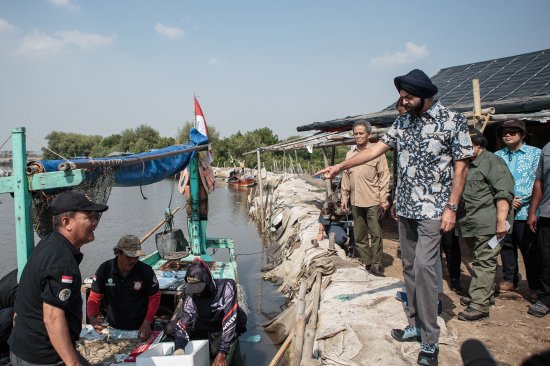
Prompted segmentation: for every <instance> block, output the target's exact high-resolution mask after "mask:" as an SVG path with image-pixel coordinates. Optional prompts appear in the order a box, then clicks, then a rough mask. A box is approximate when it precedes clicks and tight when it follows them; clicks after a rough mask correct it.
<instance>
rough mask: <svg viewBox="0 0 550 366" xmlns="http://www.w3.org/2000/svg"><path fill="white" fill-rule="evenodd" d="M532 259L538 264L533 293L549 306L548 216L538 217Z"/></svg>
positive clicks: (549, 230)
mask: <svg viewBox="0 0 550 366" xmlns="http://www.w3.org/2000/svg"><path fill="white" fill-rule="evenodd" d="M533 254H534V255H533V257H534V258H537V260H536V261H533V262H534V264H535V265H537V264H538V270H539V271H538V274H539V279H540V281H539V282H538V285H539V288H538V289H536V290H535V293H536V294H537V295H538V296H539V301H541V302H542V303H543V304H545V305H546V306H550V217H540V218H539V220H538V222H537V242H536V244H535V245H534V252H533Z"/></svg>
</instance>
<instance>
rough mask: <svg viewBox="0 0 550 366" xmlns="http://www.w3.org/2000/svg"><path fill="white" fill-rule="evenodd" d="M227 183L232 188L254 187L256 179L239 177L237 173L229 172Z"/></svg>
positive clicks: (245, 176) (244, 176)
mask: <svg viewBox="0 0 550 366" xmlns="http://www.w3.org/2000/svg"><path fill="white" fill-rule="evenodd" d="M227 183H228V184H230V185H232V186H239V187H254V186H255V185H256V177H254V176H253V175H241V174H240V173H239V172H237V171H235V170H232V171H231V172H229V178H227Z"/></svg>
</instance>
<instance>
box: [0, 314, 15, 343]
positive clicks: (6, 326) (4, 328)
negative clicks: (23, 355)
mask: <svg viewBox="0 0 550 366" xmlns="http://www.w3.org/2000/svg"><path fill="white" fill-rule="evenodd" d="M12 328H13V308H5V309H2V310H0V354H3V353H8V352H9V350H10V348H9V346H8V338H9V337H10V334H11V330H12Z"/></svg>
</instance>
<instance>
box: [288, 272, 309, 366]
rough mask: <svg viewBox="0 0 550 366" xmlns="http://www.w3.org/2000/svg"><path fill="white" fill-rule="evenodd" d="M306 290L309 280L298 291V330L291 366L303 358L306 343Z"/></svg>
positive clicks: (297, 363)
mask: <svg viewBox="0 0 550 366" xmlns="http://www.w3.org/2000/svg"><path fill="white" fill-rule="evenodd" d="M306 291H307V281H303V282H302V283H301V284H300V290H299V291H298V299H297V302H296V332H295V333H294V342H293V343H294V347H293V349H294V351H293V352H292V358H291V359H290V365H291V366H297V365H299V364H300V361H301V360H302V348H303V345H304V330H305V327H306V314H305V308H306V300H305V298H306Z"/></svg>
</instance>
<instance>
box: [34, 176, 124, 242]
mask: <svg viewBox="0 0 550 366" xmlns="http://www.w3.org/2000/svg"><path fill="white" fill-rule="evenodd" d="M115 173H116V168H115V167H109V166H106V167H102V168H101V169H96V168H93V169H86V179H85V180H84V181H83V182H82V183H80V184H79V185H77V186H74V187H71V188H70V190H72V191H77V192H82V193H84V194H85V195H86V196H87V197H88V199H90V200H91V201H92V202H95V203H102V204H107V201H108V199H109V196H110V194H111V189H112V188H113V183H114V177H115ZM59 193H61V191H56V192H54V193H53V194H52V193H49V194H48V193H47V192H46V191H36V192H33V197H32V216H33V226H34V230H35V231H36V234H37V235H38V236H39V237H40V238H43V237H44V236H46V235H47V234H49V233H51V232H52V231H53V224H52V216H53V211H52V207H51V202H52V200H53V199H54V197H55V195H56V194H59ZM98 214H99V215H98V221H99V220H100V219H101V213H98Z"/></svg>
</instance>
